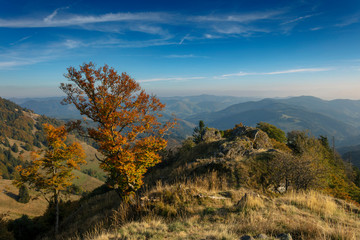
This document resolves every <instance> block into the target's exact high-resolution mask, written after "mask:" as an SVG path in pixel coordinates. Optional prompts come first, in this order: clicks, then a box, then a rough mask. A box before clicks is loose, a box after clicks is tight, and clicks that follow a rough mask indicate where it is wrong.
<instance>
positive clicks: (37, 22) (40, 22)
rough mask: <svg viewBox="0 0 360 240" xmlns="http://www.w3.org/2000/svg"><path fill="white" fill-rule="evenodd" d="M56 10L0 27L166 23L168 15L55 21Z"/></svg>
mask: <svg viewBox="0 0 360 240" xmlns="http://www.w3.org/2000/svg"><path fill="white" fill-rule="evenodd" d="M57 13H58V10H55V11H54V12H53V13H52V14H50V15H49V16H47V17H45V18H44V19H17V20H7V19H0V27H8V28H43V27H68V26H81V25H84V24H94V23H110V22H127V21H150V22H167V21H168V18H169V16H170V15H169V14H166V13H157V12H149V13H108V14H103V15H99V16H92V15H89V16H83V15H67V16H62V17H58V18H56V19H55V16H56V15H57Z"/></svg>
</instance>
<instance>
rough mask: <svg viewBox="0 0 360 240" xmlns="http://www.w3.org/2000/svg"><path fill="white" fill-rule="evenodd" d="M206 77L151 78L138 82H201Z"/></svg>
mask: <svg viewBox="0 0 360 240" xmlns="http://www.w3.org/2000/svg"><path fill="white" fill-rule="evenodd" d="M204 78H205V77H171V78H151V79H140V80H138V82H140V83H146V82H162V81H186V80H199V79H204Z"/></svg>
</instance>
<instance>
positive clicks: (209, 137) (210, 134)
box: [202, 128, 221, 142]
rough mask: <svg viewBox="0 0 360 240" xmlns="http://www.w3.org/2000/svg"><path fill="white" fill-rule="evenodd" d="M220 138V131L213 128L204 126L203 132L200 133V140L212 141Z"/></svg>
mask: <svg viewBox="0 0 360 240" xmlns="http://www.w3.org/2000/svg"><path fill="white" fill-rule="evenodd" d="M220 139H221V132H220V131H219V130H217V129H215V128H206V129H205V132H204V134H203V135H202V141H204V142H214V141H219V140H220Z"/></svg>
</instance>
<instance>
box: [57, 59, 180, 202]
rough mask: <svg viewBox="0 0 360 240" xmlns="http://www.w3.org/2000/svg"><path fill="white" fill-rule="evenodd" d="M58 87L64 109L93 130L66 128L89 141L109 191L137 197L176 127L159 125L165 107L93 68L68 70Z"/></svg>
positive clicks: (120, 77)
mask: <svg viewBox="0 0 360 240" xmlns="http://www.w3.org/2000/svg"><path fill="white" fill-rule="evenodd" d="M65 77H66V78H67V79H68V80H69V81H71V82H73V83H74V84H64V83H62V84H61V86H60V88H61V89H62V90H63V91H64V92H65V93H66V95H67V98H65V99H64V101H63V102H64V103H67V104H71V103H72V104H74V105H75V106H76V108H77V109H78V110H79V111H80V113H81V114H82V115H85V116H86V117H88V118H89V119H91V120H93V121H94V122H95V123H97V126H96V127H91V126H89V125H85V126H84V125H81V121H77V122H72V123H71V125H70V128H76V129H78V130H80V133H83V134H84V135H87V136H89V137H91V138H92V139H94V140H95V141H96V142H97V143H98V145H99V148H98V151H99V152H100V153H101V154H102V157H101V158H99V160H100V162H101V164H100V167H101V168H102V169H104V171H106V172H107V173H108V176H109V181H108V183H109V185H110V186H112V187H115V188H117V189H118V190H120V191H121V192H122V193H123V194H125V195H126V194H129V193H131V192H134V191H136V190H137V189H138V188H139V187H140V186H141V185H142V184H143V182H142V178H143V175H144V174H145V172H146V171H147V169H148V168H149V167H151V166H154V165H155V164H156V163H158V162H159V161H160V156H159V155H158V154H157V152H158V151H160V150H162V149H164V148H165V147H166V144H167V141H166V140H164V139H163V135H164V133H165V132H166V131H167V130H168V129H169V128H170V127H172V126H173V125H174V124H175V122H168V123H166V124H161V123H160V122H159V121H158V118H159V117H161V114H160V113H159V112H160V111H161V110H163V108H164V107H165V105H164V104H162V103H161V102H160V101H159V99H158V98H156V97H155V96H150V95H148V94H146V93H145V91H144V90H141V88H140V85H139V84H138V83H137V82H136V81H135V80H134V79H132V78H131V77H129V75H127V74H126V73H122V74H118V73H117V72H116V71H115V70H114V69H113V68H109V67H108V66H107V65H105V66H103V67H100V68H98V69H96V67H95V65H94V64H93V63H89V64H84V65H83V66H80V70H76V69H75V68H73V67H70V68H68V73H67V74H65Z"/></svg>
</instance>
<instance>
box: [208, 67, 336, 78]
mask: <svg viewBox="0 0 360 240" xmlns="http://www.w3.org/2000/svg"><path fill="white" fill-rule="evenodd" d="M330 70H333V69H332V68H298V69H289V70H283V71H274V72H263V73H261V72H260V73H259V72H239V73H231V74H224V75H221V76H220V77H219V76H217V77H215V78H228V77H242V76H249V75H278V74H290V73H306V72H324V71H330Z"/></svg>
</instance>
